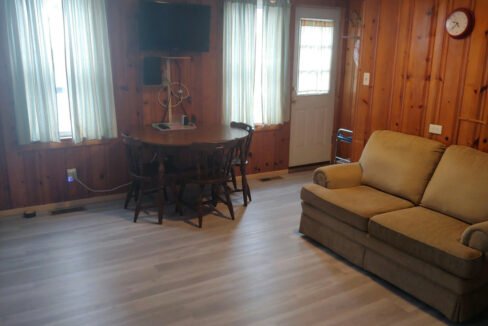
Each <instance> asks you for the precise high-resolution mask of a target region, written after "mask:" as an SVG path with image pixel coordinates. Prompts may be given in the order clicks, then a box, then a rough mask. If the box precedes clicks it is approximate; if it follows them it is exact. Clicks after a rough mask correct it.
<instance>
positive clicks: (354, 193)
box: [301, 184, 413, 232]
mask: <svg viewBox="0 0 488 326" xmlns="http://www.w3.org/2000/svg"><path fill="white" fill-rule="evenodd" d="M301 198H302V200H303V201H304V202H306V203H308V204H310V205H312V206H314V207H316V208H317V209H319V210H321V211H323V212H325V213H327V214H328V215H330V216H332V217H334V218H336V219H338V220H340V221H342V222H344V223H347V224H349V225H351V226H353V227H355V228H357V229H359V230H361V231H364V232H367V230H368V220H369V218H371V217H372V216H374V215H377V214H381V213H386V212H390V211H394V210H398V209H403V208H407V207H412V206H413V204H412V203H411V202H409V201H407V200H404V199H401V198H398V197H395V196H392V195H389V194H387V193H384V192H381V191H379V190H376V189H374V188H371V187H368V186H358V187H352V188H341V189H328V188H324V187H322V186H319V185H316V184H308V185H305V186H304V187H303V188H302V192H301Z"/></svg>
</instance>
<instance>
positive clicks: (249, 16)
mask: <svg viewBox="0 0 488 326" xmlns="http://www.w3.org/2000/svg"><path fill="white" fill-rule="evenodd" d="M256 8H257V6H256V0H227V1H225V3H224V51H223V58H224V59H223V60H224V62H223V74H224V75H223V87H224V90H223V105H224V122H225V123H227V124H229V123H230V122H231V121H240V122H245V123H247V124H251V125H252V124H253V102H254V78H255V62H256V58H255V46H256V41H255V40H256V35H255V21H256Z"/></svg>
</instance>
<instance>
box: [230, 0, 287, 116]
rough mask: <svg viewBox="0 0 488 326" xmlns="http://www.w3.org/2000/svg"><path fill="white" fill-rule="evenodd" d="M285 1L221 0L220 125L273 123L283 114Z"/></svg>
mask: <svg viewBox="0 0 488 326" xmlns="http://www.w3.org/2000/svg"><path fill="white" fill-rule="evenodd" d="M289 21H290V4H289V1H288V0H258V1H249V0H225V2H224V69H223V70H224V76H223V80H224V83H223V85H224V89H223V95H224V101H223V111H224V120H225V122H226V123H229V122H230V121H240V122H245V123H248V124H251V125H254V124H278V123H282V122H284V121H286V120H287V119H288V116H289V112H288V109H289V108H288V104H289V101H288V96H289V94H288V91H289V86H288V38H289Z"/></svg>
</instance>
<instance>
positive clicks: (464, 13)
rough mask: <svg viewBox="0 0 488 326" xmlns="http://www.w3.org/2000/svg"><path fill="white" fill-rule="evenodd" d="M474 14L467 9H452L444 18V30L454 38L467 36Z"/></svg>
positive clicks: (471, 26)
mask: <svg viewBox="0 0 488 326" xmlns="http://www.w3.org/2000/svg"><path fill="white" fill-rule="evenodd" d="M473 18H474V16H473V15H472V14H471V12H470V11H469V10H467V9H457V10H454V11H453V12H452V13H451V14H450V15H449V17H447V19H446V31H447V33H449V35H451V36H452V37H454V38H462V37H464V36H467V35H468V34H469V33H470V32H471V30H472V28H473V24H474V19H473Z"/></svg>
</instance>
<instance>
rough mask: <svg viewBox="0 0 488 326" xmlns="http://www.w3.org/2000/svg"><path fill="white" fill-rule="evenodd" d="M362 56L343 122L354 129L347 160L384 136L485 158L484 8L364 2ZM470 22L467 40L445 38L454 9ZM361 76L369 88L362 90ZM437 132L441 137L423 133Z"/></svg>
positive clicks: (450, 0) (456, 0) (467, 2)
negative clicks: (433, 127)
mask: <svg viewBox="0 0 488 326" xmlns="http://www.w3.org/2000/svg"><path fill="white" fill-rule="evenodd" d="M362 2H363V3H362V7H361V18H362V26H361V31H360V34H361V51H360V52H361V55H360V61H359V78H358V81H357V91H356V94H355V95H354V96H355V102H354V105H352V106H343V110H342V112H341V114H342V120H343V122H342V123H350V124H351V125H352V126H353V129H354V141H353V146H352V152H350V153H349V154H351V155H352V158H353V159H358V158H359V156H360V154H361V151H362V149H363V147H364V144H365V143H366V141H367V139H368V137H369V135H370V134H371V133H372V132H373V131H374V130H377V129H390V130H397V131H402V132H405V133H409V134H414V135H420V136H423V137H428V138H432V139H436V140H439V141H441V142H443V143H446V144H462V145H467V146H472V147H475V148H478V149H480V150H483V151H488V101H487V93H488V92H487V85H488V1H486V0H395V1H391V0H363V1H362ZM458 7H465V8H470V9H472V10H473V11H474V13H475V16H476V24H475V28H474V31H473V33H472V34H471V36H469V37H468V38H466V39H462V40H455V39H452V38H450V37H449V36H448V35H447V33H446V32H445V29H444V24H445V19H446V17H447V15H448V13H450V12H451V11H452V10H453V9H455V8H458ZM364 72H370V73H371V83H370V86H363V85H362V76H363V73H364ZM431 123H433V124H440V125H442V126H443V130H442V135H433V134H430V133H429V132H428V128H429V124H431Z"/></svg>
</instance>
